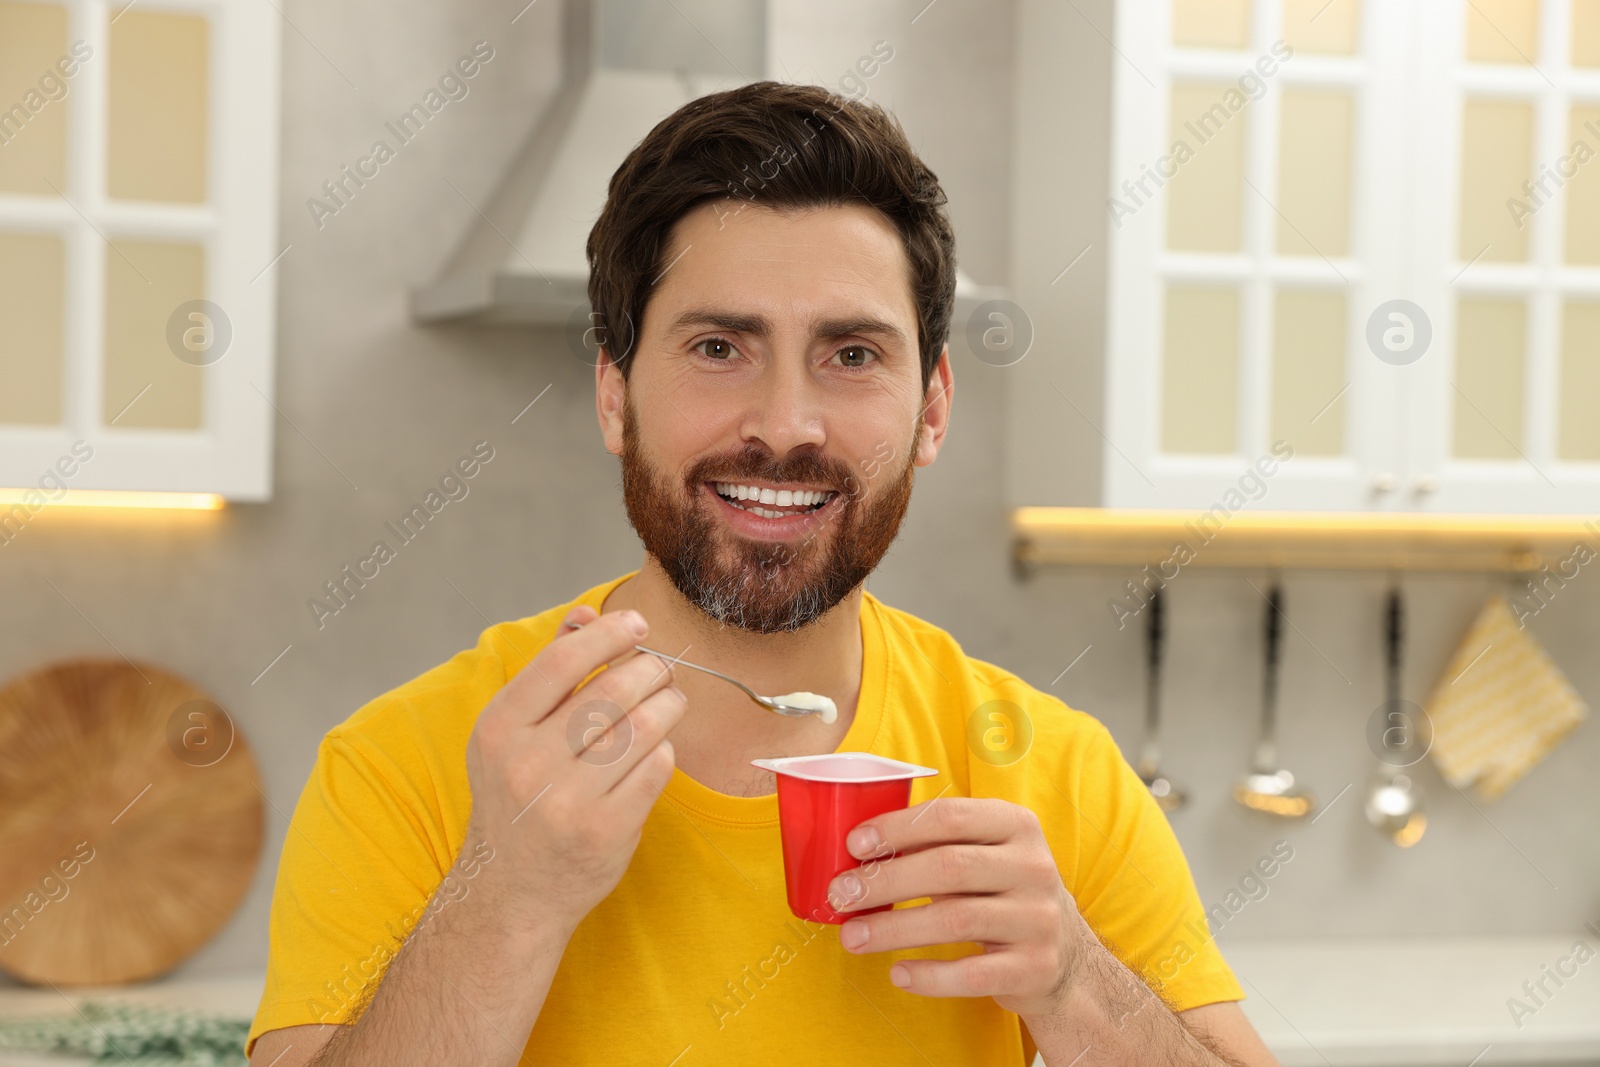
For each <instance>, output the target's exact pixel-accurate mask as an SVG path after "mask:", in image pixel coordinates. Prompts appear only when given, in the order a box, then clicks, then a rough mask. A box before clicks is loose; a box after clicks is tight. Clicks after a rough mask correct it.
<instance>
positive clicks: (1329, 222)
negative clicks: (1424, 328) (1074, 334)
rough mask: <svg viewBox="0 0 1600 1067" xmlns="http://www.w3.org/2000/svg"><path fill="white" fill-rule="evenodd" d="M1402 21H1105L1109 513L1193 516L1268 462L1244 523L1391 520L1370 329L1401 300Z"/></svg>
mask: <svg viewBox="0 0 1600 1067" xmlns="http://www.w3.org/2000/svg"><path fill="white" fill-rule="evenodd" d="M1404 8H1405V5H1393V4H1372V3H1360V2H1358V0H1343V2H1341V3H1339V4H1336V5H1328V4H1326V3H1325V2H1323V3H1314V2H1310V0H1305V2H1302V0H1139V2H1133V3H1124V4H1119V5H1118V48H1119V51H1120V53H1121V54H1122V55H1123V58H1124V60H1125V61H1124V62H1119V63H1118V64H1117V65H1116V67H1115V76H1114V77H1115V100H1116V108H1115V117H1114V138H1113V162H1112V189H1111V192H1110V201H1109V204H1108V210H1109V212H1110V214H1111V223H1110V232H1111V241H1112V251H1111V285H1110V307H1109V320H1108V321H1109V331H1108V332H1109V337H1108V345H1107V411H1108V432H1107V436H1108V438H1109V440H1110V441H1111V442H1112V443H1113V444H1114V445H1116V446H1117V448H1116V449H1114V450H1110V451H1108V453H1107V455H1106V463H1105V473H1104V479H1105V481H1104V484H1105V486H1106V493H1105V497H1106V499H1105V503H1106V504H1107V505H1108V506H1113V507H1180V508H1190V507H1195V508H1207V507H1210V506H1211V505H1213V504H1215V503H1216V502H1218V501H1219V500H1220V499H1221V498H1222V497H1223V495H1224V494H1226V493H1227V492H1228V491H1229V490H1233V489H1237V488H1238V487H1239V485H1240V483H1241V479H1245V478H1249V477H1250V472H1251V470H1252V469H1257V470H1259V469H1261V468H1260V466H1259V464H1261V462H1262V461H1263V457H1265V464H1266V466H1267V467H1268V468H1270V469H1272V470H1273V473H1272V474H1271V475H1270V477H1267V478H1265V479H1261V480H1262V481H1264V482H1265V488H1264V489H1261V490H1260V491H1259V497H1256V496H1255V495H1254V494H1253V493H1249V492H1247V494H1246V495H1247V496H1251V497H1252V499H1253V500H1255V501H1256V502H1255V503H1252V506H1259V507H1261V508H1263V509H1274V510H1294V509H1313V510H1365V509H1371V508H1393V507H1397V506H1399V497H1398V494H1396V493H1393V492H1389V491H1386V488H1385V487H1386V486H1388V485H1389V484H1390V483H1391V482H1392V481H1394V480H1395V475H1394V457H1395V455H1396V453H1397V452H1399V451H1400V450H1401V449H1402V448H1403V442H1405V441H1406V440H1408V435H1409V430H1408V427H1407V426H1406V425H1405V421H1404V419H1403V417H1402V416H1401V413H1400V412H1399V411H1398V409H1397V407H1396V403H1395V395H1396V394H1395V375H1394V373H1393V372H1394V370H1395V368H1394V367H1393V366H1392V365H1390V364H1387V363H1384V362H1382V361H1380V360H1379V359H1377V358H1375V357H1374V356H1373V354H1372V353H1371V351H1370V350H1369V346H1368V342H1367V323H1368V319H1369V315H1370V312H1371V310H1372V309H1373V308H1374V307H1376V306H1377V305H1378V304H1380V303H1382V302H1383V301H1385V300H1389V299H1393V298H1396V297H1398V296H1402V295H1404V294H1405V293H1406V292H1407V291H1408V280H1407V279H1406V277H1405V276H1404V274H1403V265H1404V264H1403V256H1402V255H1401V250H1402V248H1403V246H1404V242H1405V240H1406V239H1407V236H1408V233H1407V230H1408V226H1409V222H1408V218H1407V207H1406V203H1405V200H1404V196H1403V195H1396V194H1397V190H1395V189H1394V188H1393V165H1392V161H1393V160H1394V159H1395V158H1397V156H1398V155H1399V154H1401V153H1402V152H1403V150H1404V146H1405V140H1404V137H1405V123H1404V122H1403V121H1402V120H1403V118H1404V116H1405V115H1406V113H1407V109H1406V108H1405V107H1403V106H1402V102H1403V101H1404V100H1405V99H1406V97H1405V94H1406V93H1407V91H1408V90H1409V88H1410V87H1409V86H1408V85H1407V73H1408V72H1407V68H1406V64H1405V58H1406V57H1405V49H1406V47H1407V35H1406V34H1405V33H1404V32H1402V27H1403V24H1404V20H1405V18H1406V12H1405V10H1404ZM1398 192H1400V193H1401V194H1403V193H1404V192H1405V191H1404V190H1400V191H1398ZM1291 450H1292V455H1293V458H1292V459H1290V460H1288V461H1287V462H1281V463H1276V462H1275V461H1276V460H1277V459H1278V458H1279V457H1281V456H1282V455H1283V454H1284V453H1285V452H1286V451H1291ZM1123 453H1125V455H1124V454H1123ZM1275 453H1276V454H1275ZM1249 486H1250V488H1251V489H1254V488H1255V482H1254V480H1252V481H1250V482H1249Z"/></svg>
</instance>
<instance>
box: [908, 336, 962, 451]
mask: <svg viewBox="0 0 1600 1067" xmlns="http://www.w3.org/2000/svg"><path fill="white" fill-rule="evenodd" d="M955 394H956V376H955V372H954V371H953V370H951V369H950V346H949V345H948V344H946V345H945V346H944V348H943V349H942V350H941V351H940V352H939V362H938V364H937V365H936V366H935V367H934V368H933V374H932V375H931V376H930V377H929V378H928V390H927V392H926V393H924V394H923V397H922V403H923V405H924V409H923V416H922V436H921V437H920V438H919V439H918V440H917V454H916V457H915V459H916V464H917V466H919V467H926V466H927V465H928V464H930V463H932V462H933V461H934V458H935V457H937V456H938V455H939V446H940V445H941V444H942V443H943V442H944V435H945V432H946V431H947V430H949V429H950V406H951V404H952V403H954V401H955Z"/></svg>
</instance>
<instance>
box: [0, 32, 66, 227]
mask: <svg viewBox="0 0 1600 1067" xmlns="http://www.w3.org/2000/svg"><path fill="white" fill-rule="evenodd" d="M58 63H59V64H60V66H58V65H57V64H58ZM77 66H78V61H77V60H76V59H75V58H73V56H72V55H71V54H69V52H68V45H67V10H66V8H64V7H60V6H58V5H56V4H19V3H6V2H0V193H26V194H30V195H34V196H54V195H56V190H57V189H64V188H65V187H66V183H67V97H68V96H69V94H70V90H71V86H70V81H69V78H70V76H69V75H68V74H67V73H66V72H68V71H71V72H72V73H74V74H75V73H77ZM52 186H54V188H52Z"/></svg>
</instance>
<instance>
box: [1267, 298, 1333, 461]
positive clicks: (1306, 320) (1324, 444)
mask: <svg viewBox="0 0 1600 1067" xmlns="http://www.w3.org/2000/svg"><path fill="white" fill-rule="evenodd" d="M1348 381H1349V379H1348V378H1347V377H1346V375H1345V297H1344V294H1343V293H1341V292H1316V291H1296V290H1284V291H1282V292H1280V293H1278V296H1277V299H1276V301H1275V302H1274V308H1273V322H1272V439H1273V440H1275V441H1277V440H1283V441H1288V442H1289V443H1290V444H1291V445H1293V446H1294V450H1295V454H1296V455H1307V456H1337V455H1342V454H1343V452H1344V401H1343V400H1342V399H1340V400H1339V401H1338V403H1335V402H1334V401H1335V399H1336V398H1338V397H1339V396H1340V394H1341V393H1343V392H1344V389H1345V385H1346V384H1347V383H1348Z"/></svg>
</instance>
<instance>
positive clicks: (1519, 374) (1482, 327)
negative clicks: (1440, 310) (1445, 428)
mask: <svg viewBox="0 0 1600 1067" xmlns="http://www.w3.org/2000/svg"><path fill="white" fill-rule="evenodd" d="M1527 310H1528V309H1527V305H1526V304H1525V303H1523V302H1522V301H1521V300H1501V299H1492V298H1474V299H1464V300H1461V301H1460V302H1459V303H1457V305H1456V362H1455V378H1454V385H1455V388H1454V390H1452V391H1453V392H1454V394H1455V397H1454V399H1455V435H1454V436H1455V444H1454V448H1453V449H1452V451H1453V453H1454V454H1455V455H1456V456H1457V457H1459V458H1461V459H1519V458H1521V455H1522V452H1521V449H1522V397H1523V362H1524V358H1523V356H1524V347H1525V345H1526V343H1527Z"/></svg>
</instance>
